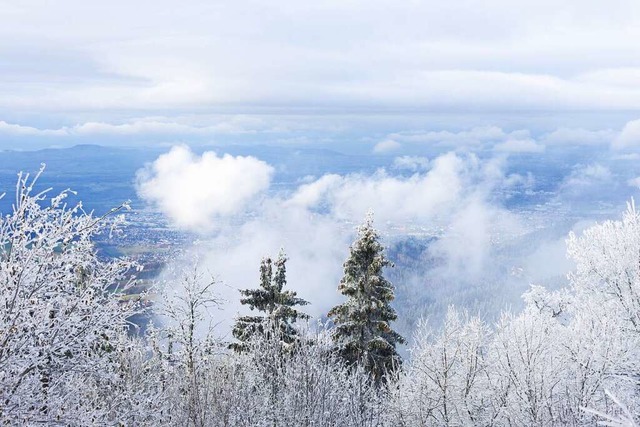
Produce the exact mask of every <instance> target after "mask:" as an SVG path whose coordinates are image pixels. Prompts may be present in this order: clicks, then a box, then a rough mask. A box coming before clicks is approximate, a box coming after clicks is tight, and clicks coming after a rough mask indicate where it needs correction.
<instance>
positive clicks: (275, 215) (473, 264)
mask: <svg viewBox="0 0 640 427" xmlns="http://www.w3.org/2000/svg"><path fill="white" fill-rule="evenodd" d="M220 164H224V167H222V168H221V167H220ZM430 166H431V168H430V169H429V170H428V171H427V172H422V171H417V172H416V173H415V174H413V175H412V176H410V177H397V176H393V175H390V174H389V173H388V172H386V171H384V170H379V171H378V172H376V173H374V174H372V175H365V174H350V175H336V174H328V175H325V176H322V177H319V178H317V179H311V178H309V179H307V180H305V183H303V184H301V185H299V186H298V187H297V188H296V189H295V190H293V191H292V192H291V193H278V194H275V195H271V196H267V195H266V194H268V193H265V196H264V197H261V198H260V199H259V200H257V201H256V203H255V204H247V203H246V200H247V199H249V200H250V199H252V198H254V196H255V195H256V194H257V192H259V191H264V189H265V186H266V185H267V183H268V176H269V172H270V168H269V167H268V166H267V165H266V164H264V163H262V162H260V161H258V160H255V159H246V158H232V157H229V156H224V157H218V156H215V155H213V154H212V153H209V155H207V154H205V155H204V156H203V157H202V158H199V157H195V156H194V155H193V154H191V153H190V152H189V151H188V150H187V149H186V148H184V147H180V148H174V149H173V150H172V151H171V152H170V153H168V154H165V155H164V156H161V157H160V158H159V159H158V160H156V162H154V163H153V165H151V166H150V167H148V168H147V170H146V171H145V172H142V174H143V176H142V178H141V179H140V181H141V183H142V184H141V185H140V187H139V188H140V191H141V194H142V195H143V196H145V191H147V193H149V191H148V189H149V188H151V189H153V192H152V194H151V195H147V196H146V199H147V200H150V201H152V202H153V203H155V204H157V205H160V207H161V208H162V210H163V211H164V212H165V213H166V214H167V215H168V216H169V217H170V218H171V219H172V220H174V221H178V219H181V221H182V223H183V224H184V225H187V226H189V227H190V229H192V230H194V231H197V227H198V225H199V224H204V225H205V226H207V225H208V224H209V223H210V222H211V221H212V218H213V219H216V218H217V217H218V216H219V215H230V214H233V215H234V223H233V224H227V225H226V226H225V227H221V228H217V229H216V230H215V233H213V234H211V233H209V230H208V229H206V230H205V231H206V232H207V234H206V235H205V236H204V241H203V242H202V243H201V245H200V247H199V249H198V250H200V251H202V252H204V259H203V262H204V265H205V266H206V268H207V269H208V270H209V271H211V272H213V273H214V274H215V275H216V277H217V278H218V279H219V280H221V281H222V282H224V286H221V287H220V288H219V289H220V292H221V294H222V295H221V296H222V297H223V298H224V299H225V301H226V302H225V304H224V306H223V309H222V310H221V311H215V312H213V313H212V315H213V316H214V318H215V319H216V320H217V321H221V322H222V323H221V324H222V325H224V326H222V329H223V330H228V327H229V326H230V324H231V321H232V319H233V317H234V316H235V315H236V313H237V312H238V311H243V310H246V308H245V307H241V306H240V305H239V302H238V301H239V294H238V292H237V289H239V288H240V289H242V288H249V287H255V286H256V285H257V283H258V267H259V262H260V258H261V257H263V256H266V255H275V254H276V253H277V251H278V250H279V248H280V247H284V248H285V250H286V251H287V253H288V254H289V255H290V257H291V259H290V262H289V264H288V265H287V273H288V279H289V281H288V282H289V285H288V286H289V287H290V288H291V289H293V290H295V291H297V292H298V294H299V295H300V296H301V297H303V298H306V299H308V300H309V301H311V302H312V305H311V306H309V307H306V311H308V312H309V313H310V314H312V315H314V316H320V315H323V314H326V312H327V310H328V309H329V308H330V307H331V306H332V305H334V304H335V303H336V302H338V301H340V300H341V297H340V295H339V294H338V293H337V292H336V287H337V284H338V282H339V279H340V277H341V274H342V269H341V265H342V262H343V261H344V259H345V257H346V256H347V252H348V246H349V243H350V242H351V239H352V238H353V234H354V226H355V225H356V224H357V223H360V222H361V221H362V219H363V218H364V216H365V214H366V212H367V211H368V210H370V209H373V210H374V212H375V223H376V226H377V227H378V228H379V229H380V230H381V231H382V235H383V236H384V237H385V244H389V240H387V239H386V238H387V236H389V235H393V234H394V233H398V232H400V233H402V232H405V231H406V230H408V229H414V230H423V232H424V230H430V231H428V233H432V234H433V235H438V236H439V237H440V241H439V243H438V244H437V245H436V246H435V247H434V249H433V255H434V256H437V257H438V258H439V260H440V261H439V262H440V264H439V265H440V268H439V269H438V270H437V271H434V272H433V274H434V275H436V274H437V275H439V277H440V279H441V280H443V281H445V282H446V281H447V280H453V277H454V275H453V272H455V273H456V275H455V277H458V278H466V279H469V280H474V279H475V280H478V277H479V275H481V274H482V271H483V270H484V269H485V268H487V266H488V263H489V261H490V259H491V253H492V244H493V241H494V240H495V239H496V235H497V234H499V235H510V234H512V233H514V232H517V230H518V229H519V227H521V226H520V225H519V223H518V221H517V219H516V218H515V216H513V215H511V214H509V213H508V212H507V211H506V210H505V209H502V208H500V207H499V206H496V205H494V204H493V203H492V202H489V199H490V197H491V194H492V191H493V190H494V189H496V188H502V187H505V186H511V185H521V183H520V182H519V181H518V180H517V179H515V178H514V177H513V176H507V175H505V174H504V172H503V167H504V161H503V160H494V161H487V162H485V161H481V160H480V159H479V158H477V157H476V156H473V155H464V156H463V155H457V154H454V153H449V154H445V155H442V156H440V157H438V158H436V159H434V160H433V161H431V162H430ZM220 169H222V171H221V170H220ZM229 169H236V171H235V172H230V171H229ZM256 171H258V172H260V173H256ZM144 175H146V176H147V177H146V178H145V177H144ZM246 175H249V176H256V175H258V176H262V179H258V180H257V181H258V185H254V187H253V188H254V189H255V190H254V191H250V192H248V193H246V197H243V198H242V200H239V201H238V202H237V203H231V205H232V206H233V207H234V208H233V209H230V208H229V209H225V210H224V211H222V207H223V204H222V202H223V201H224V200H225V199H226V198H227V197H228V196H229V194H226V193H224V192H222V190H218V191H220V192H222V193H223V195H222V197H216V196H215V195H210V194H207V195H206V196H205V195H202V196H201V195H199V194H198V193H197V192H196V193H191V194H186V195H185V194H184V192H183V191H181V190H182V189H184V188H194V189H198V188H200V189H202V188H205V184H204V183H205V182H207V183H211V182H213V183H215V182H217V181H221V182H223V183H225V184H226V187H225V188H230V189H233V190H234V191H237V190H238V186H237V185H236V184H234V179H239V178H238V177H240V176H246ZM203 176H206V177H207V178H206V179H203ZM154 177H155V178H154ZM158 177H162V179H159V178H158ZM175 191H178V193H177V194H175ZM193 194H196V196H194V195H193ZM158 195H160V196H158ZM185 196H187V198H189V199H192V200H190V201H186V202H185ZM158 199H159V200H158ZM187 206H188V208H187ZM224 206H227V204H226V203H225V204H224ZM199 207H200V208H204V209H198V208H199ZM194 210H195V211H196V212H199V213H198V216H197V217H196V218H193V217H192V216H191V213H192V212H193V211H194ZM399 230H404V231H399ZM496 233H497V234H496ZM225 328H227V329H225Z"/></svg>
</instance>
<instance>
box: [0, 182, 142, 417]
mask: <svg viewBox="0 0 640 427" xmlns="http://www.w3.org/2000/svg"><path fill="white" fill-rule="evenodd" d="M40 172H42V170H41V171H40ZM39 175H40V174H38V175H36V177H35V178H33V179H29V175H22V174H21V175H20V176H19V179H18V185H17V188H16V199H15V202H14V204H13V210H12V212H11V213H8V214H6V215H5V216H3V217H2V218H0V307H1V311H0V418H1V419H2V421H3V423H8V424H19V423H26V424H29V425H32V424H36V423H60V424H66V423H80V420H82V422H84V423H86V424H87V425H88V424H91V423H93V422H95V420H96V419H110V418H113V419H118V418H120V416H121V414H120V411H128V410H135V408H134V407H131V406H130V407H128V408H125V407H122V408H113V407H112V406H111V402H110V401H109V400H108V399H105V400H103V398H104V397H105V396H107V395H112V394H113V391H114V390H115V389H116V388H117V387H119V385H120V384H121V383H122V380H123V379H122V377H121V368H122V360H121V358H122V356H123V354H124V353H123V352H126V351H127V348H128V346H129V345H131V341H130V340H129V339H128V337H127V332H128V328H129V327H130V325H129V324H128V322H127V319H128V318H129V317H130V316H132V315H133V314H134V313H136V312H137V311H138V309H139V306H138V303H137V302H136V301H135V300H133V299H129V300H125V299H122V298H121V297H122V296H123V292H125V291H126V290H127V289H128V287H129V286H130V285H131V283H132V280H133V276H132V275H131V272H132V271H135V265H134V264H133V263H131V262H129V261H127V260H113V261H110V262H103V261H100V260H99V259H98V257H97V255H96V251H95V249H94V246H93V244H92V237H93V236H94V235H95V234H97V233H100V232H103V231H105V227H107V222H106V221H104V218H95V217H93V216H92V215H91V214H89V213H86V212H84V211H83V210H82V205H76V206H74V207H68V206H67V205H66V204H65V198H66V196H67V195H68V194H69V191H65V192H62V193H61V194H59V195H57V196H55V197H50V196H49V191H48V190H45V191H42V192H37V193H36V192H34V185H35V184H36V182H37V179H38V177H39ZM116 210H117V209H116ZM127 363H128V362H127ZM112 411H117V413H113V412H112Z"/></svg>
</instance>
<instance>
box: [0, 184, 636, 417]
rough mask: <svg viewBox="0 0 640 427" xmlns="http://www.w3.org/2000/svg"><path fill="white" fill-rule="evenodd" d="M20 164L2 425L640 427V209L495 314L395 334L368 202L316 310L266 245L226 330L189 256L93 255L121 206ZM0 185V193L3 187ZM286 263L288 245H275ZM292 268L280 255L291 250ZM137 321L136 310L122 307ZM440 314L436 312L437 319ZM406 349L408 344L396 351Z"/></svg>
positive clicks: (0, 394)
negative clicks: (86, 202) (558, 286)
mask: <svg viewBox="0 0 640 427" xmlns="http://www.w3.org/2000/svg"><path fill="white" fill-rule="evenodd" d="M37 179H38V176H35V177H29V175H26V174H21V175H19V180H18V183H17V187H16V193H15V201H14V202H12V205H13V208H12V210H11V211H10V212H6V213H3V216H2V217H1V218H0V419H1V422H2V425H61V426H67V425H69V426H89V425H109V426H114V425H115V426H165V425H166V426H265V427H266V426H273V427H275V426H304V427H310V426H336V427H337V426H354V427H356V426H358V427H374V426H381V427H382V426H540V427H542V426H558V425H566V426H594V425H609V426H627V427H630V426H636V425H638V422H639V420H640V417H639V416H638V412H639V411H640V405H639V404H638V402H640V399H639V397H640V387H639V386H640V384H639V381H640V363H639V361H640V213H639V212H638V211H637V210H636V208H635V205H634V202H633V200H631V201H630V202H629V204H628V208H627V210H626V211H625V212H624V213H623V215H622V219H621V220H612V221H606V222H602V223H599V224H597V225H594V226H592V227H591V228H588V229H587V230H585V231H584V232H582V233H581V234H579V235H576V234H573V233H572V234H570V235H569V236H568V237H567V247H568V256H569V257H571V258H572V259H573V260H574V261H575V264H576V268H575V270H574V271H573V272H572V273H571V274H570V275H569V277H568V281H569V286H568V287H567V288H565V289H562V290H556V291H549V290H547V289H545V288H543V287H541V286H536V285H532V286H531V287H530V289H529V290H528V291H527V292H526V293H525V294H524V295H523V296H522V298H523V299H524V301H525V304H526V306H525V308H524V310H522V311H521V312H517V313H516V312H504V313H503V314H502V316H501V318H500V320H499V321H498V322H497V323H496V324H487V323H486V322H484V321H483V320H482V319H480V318H479V317H477V316H474V315H472V314H470V313H468V312H466V311H465V309H464V307H450V308H449V310H448V313H447V315H446V318H445V320H444V322H438V323H437V324H438V326H437V327H435V326H433V322H430V320H429V319H428V318H425V319H423V320H421V321H420V322H418V326H417V328H416V330H415V332H414V336H413V337H403V336H401V335H400V334H398V333H397V332H396V331H395V330H394V326H393V322H394V320H395V319H396V317H397V313H396V312H395V310H394V308H393V305H392V301H393V299H394V285H393V284H392V283H391V282H389V281H388V280H387V279H386V278H385V268H387V267H388V266H389V264H390V263H389V260H388V259H387V256H386V253H385V247H384V242H383V241H382V238H381V236H380V235H379V233H378V232H377V231H376V229H375V226H374V219H373V217H372V216H368V217H367V218H366V219H365V221H364V222H363V224H362V225H361V226H360V227H359V228H358V233H357V237H356V239H355V240H354V242H353V244H352V245H351V248H350V253H349V256H348V258H347V259H346V260H345V263H344V265H343V268H344V275H343V278H342V280H341V281H340V283H336V284H327V286H336V287H337V289H338V291H339V292H340V293H341V294H342V296H343V302H342V303H341V304H339V305H337V306H335V307H334V308H333V309H332V310H331V311H330V312H329V313H327V316H328V317H327V319H328V320H327V321H326V322H320V321H318V320H317V319H310V318H309V316H308V315H306V314H305V313H304V306H305V305H306V304H307V303H308V302H307V301H305V300H304V299H302V298H300V297H298V296H297V295H296V293H295V292H293V291H290V290H288V289H287V279H286V263H287V261H288V257H287V255H286V254H285V253H284V252H281V253H280V254H277V256H275V257H273V258H271V257H270V256H268V255H267V254H265V255H267V256H265V258H264V259H263V261H262V263H261V265H260V266H247V268H251V269H255V271H256V286H255V288H251V289H245V290H243V291H242V292H241V294H240V295H238V298H239V299H241V302H242V304H244V305H247V306H248V307H250V308H251V310H252V311H251V312H252V315H251V316H242V317H239V318H238V319H236V323H235V326H234V328H233V337H232V339H231V340H226V341H222V340H220V339H218V338H216V335H215V334H214V333H213V332H214V330H215V327H216V325H215V324H212V322H211V320H210V319H209V318H208V317H207V312H208V310H209V309H211V308H215V307H216V306H217V305H219V304H223V302H221V301H220V300H219V299H218V298H217V296H216V281H215V280H214V279H213V278H212V277H210V273H209V272H205V271H203V270H201V269H200V268H199V266H198V265H197V262H194V265H192V266H189V267H188V268H185V269H184V270H182V271H178V272H175V274H174V275H173V276H172V278H171V279H167V280H164V281H163V282H158V283H157V284H156V285H155V286H154V287H152V288H151V289H149V290H148V294H145V293H143V294H140V295H137V294H136V295H130V294H128V293H127V290H128V289H131V288H132V287H134V286H135V285H136V281H137V278H136V275H137V274H139V273H140V270H141V268H142V267H141V266H139V265H137V264H136V263H135V262H134V261H131V260H129V259H126V258H117V259H103V258H101V257H99V256H98V253H97V251H96V247H95V244H94V239H95V238H96V236H99V235H104V234H107V235H110V236H111V237H112V238H114V239H117V238H118V233H119V232H120V230H121V225H122V221H123V220H124V218H123V216H122V212H121V211H123V210H125V209H127V206H126V205H122V206H120V207H116V208H114V209H112V210H111V212H109V214H107V215H105V216H103V217H96V216H94V215H93V214H91V213H89V212H85V211H84V209H83V207H82V204H77V205H71V206H70V205H68V204H67V203H66V199H67V196H68V195H69V194H70V192H69V191H65V192H62V193H60V194H57V195H52V194H51V192H50V191H49V190H43V191H40V190H37V188H38V187H37V185H36V184H37ZM4 197H9V196H7V195H5V196H4ZM289 255H290V256H291V257H292V259H295V254H289ZM292 262H293V261H292ZM140 315H146V316H147V317H148V318H149V319H151V321H150V322H149V324H145V325H138V324H135V323H134V322H132V319H133V318H136V317H137V318H139V316H140ZM441 323H442V325H441V326H440V324H441ZM405 342H407V343H409V344H410V349H409V356H408V357H404V358H403V357H401V356H400V355H399V353H398V351H397V346H398V345H399V344H402V343H405Z"/></svg>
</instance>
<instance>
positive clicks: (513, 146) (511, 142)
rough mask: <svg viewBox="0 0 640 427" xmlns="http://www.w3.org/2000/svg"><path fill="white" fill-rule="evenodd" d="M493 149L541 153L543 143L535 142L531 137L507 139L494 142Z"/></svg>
mask: <svg viewBox="0 0 640 427" xmlns="http://www.w3.org/2000/svg"><path fill="white" fill-rule="evenodd" d="M493 149H494V150H495V151H502V152H507V153H542V152H543V151H544V145H540V144H538V143H536V142H535V141H534V140H533V139H530V138H529V139H508V140H506V141H505V142H501V143H499V144H496V145H495V146H494V147H493Z"/></svg>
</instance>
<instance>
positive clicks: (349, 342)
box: [329, 214, 406, 382]
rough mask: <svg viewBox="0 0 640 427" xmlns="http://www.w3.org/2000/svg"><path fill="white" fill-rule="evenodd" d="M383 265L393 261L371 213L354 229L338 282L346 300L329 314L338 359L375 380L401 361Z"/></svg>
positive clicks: (402, 341)
mask: <svg viewBox="0 0 640 427" xmlns="http://www.w3.org/2000/svg"><path fill="white" fill-rule="evenodd" d="M387 266H393V265H392V264H391V262H390V261H389V260H388V259H387V258H386V256H385V254H384V248H383V247H382V245H381V244H380V236H379V235H378V232H377V231H376V229H375V228H373V215H372V214H369V215H367V218H366V220H365V223H364V224H363V225H361V226H360V227H358V238H357V240H356V241H355V242H354V243H353V245H352V246H351V248H350V254H349V258H347V260H346V262H345V263H344V277H343V278H342V280H341V281H340V285H339V286H338V290H339V291H340V292H341V293H342V294H343V295H345V296H346V297H347V301H345V302H344V303H343V304H340V305H337V306H336V307H334V308H333V309H331V311H330V312H329V317H332V318H333V321H334V323H335V328H334V332H333V338H334V341H335V343H336V344H337V346H338V351H339V352H340V354H341V355H342V357H343V358H344V359H345V360H346V361H347V363H348V364H351V365H353V364H357V363H358V364H362V365H363V366H364V368H365V370H366V371H367V372H368V373H369V374H370V375H371V377H372V378H373V379H374V380H375V381H376V382H379V381H381V380H383V378H384V375H385V373H386V372H389V371H391V370H393V369H394V368H395V367H396V366H397V365H398V364H399V363H400V361H401V360H400V356H399V355H398V353H397V352H396V344H398V343H405V342H406V341H405V339H404V338H403V337H402V336H400V335H399V334H398V333H397V332H395V331H394V330H393V329H391V327H390V325H389V322H391V321H393V320H396V318H397V315H396V312H395V310H394V309H393V308H392V307H391V306H390V302H391V301H392V300H393V299H394V294H393V285H392V284H391V282H389V281H388V280H387V279H385V278H384V277H383V276H382V270H383V268H384V267H387Z"/></svg>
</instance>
